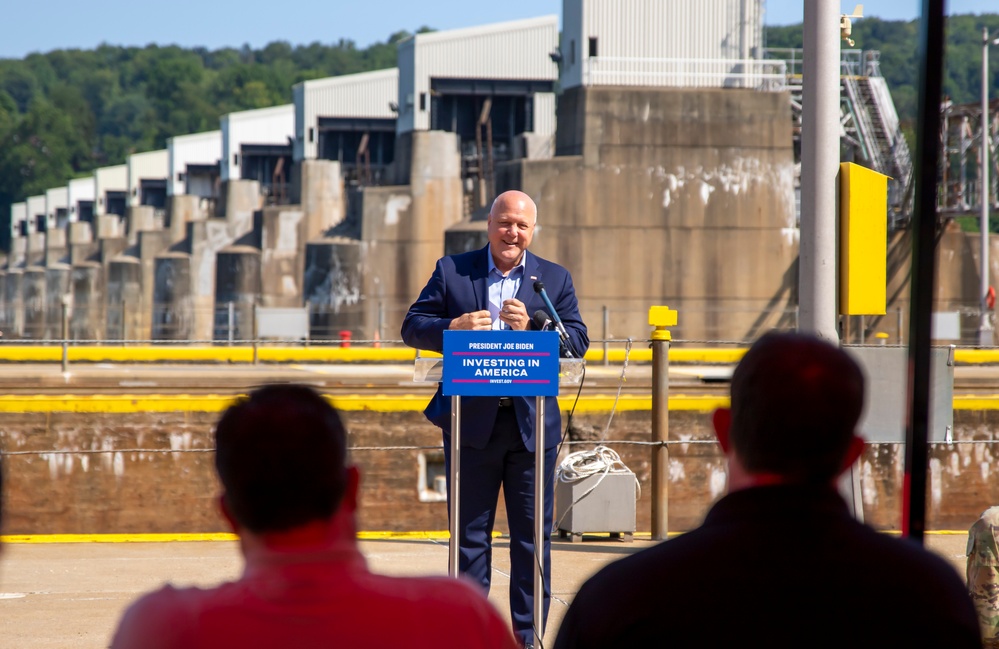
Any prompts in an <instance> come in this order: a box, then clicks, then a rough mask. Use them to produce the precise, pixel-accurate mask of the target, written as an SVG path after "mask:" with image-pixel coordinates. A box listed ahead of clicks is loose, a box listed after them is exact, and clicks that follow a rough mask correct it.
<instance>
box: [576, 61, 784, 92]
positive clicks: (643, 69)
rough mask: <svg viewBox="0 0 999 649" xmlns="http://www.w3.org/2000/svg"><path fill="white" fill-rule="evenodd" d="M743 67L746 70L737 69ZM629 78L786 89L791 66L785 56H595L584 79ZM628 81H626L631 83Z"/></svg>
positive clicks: (645, 82)
mask: <svg viewBox="0 0 999 649" xmlns="http://www.w3.org/2000/svg"><path fill="white" fill-rule="evenodd" d="M738 68H741V69H742V71H737V69H738ZM622 78H624V79H627V82H631V83H634V84H635V85H673V86H676V85H684V84H685V82H688V81H689V80H691V79H699V80H702V81H706V82H707V83H701V84H697V85H700V86H709V87H730V86H736V87H741V88H750V87H752V88H756V89H759V90H764V91H776V90H783V89H784V88H785V87H786V83H787V66H786V63H785V62H784V61H781V60H765V59H692V58H648V57H619V56H617V57H615V56H606V57H591V58H589V59H586V61H585V66H584V72H583V81H584V84H585V85H587V86H592V85H594V84H599V83H601V82H603V81H607V80H608V79H609V80H612V81H615V80H620V79H622ZM627 82H626V83H627Z"/></svg>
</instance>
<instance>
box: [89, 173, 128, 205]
mask: <svg viewBox="0 0 999 649" xmlns="http://www.w3.org/2000/svg"><path fill="white" fill-rule="evenodd" d="M94 195H95V196H96V197H97V200H96V202H95V203H94V216H104V215H105V214H116V215H118V216H119V217H124V216H125V207H126V206H127V205H128V165H115V166H113V167H100V168H98V169H96V170H94Z"/></svg>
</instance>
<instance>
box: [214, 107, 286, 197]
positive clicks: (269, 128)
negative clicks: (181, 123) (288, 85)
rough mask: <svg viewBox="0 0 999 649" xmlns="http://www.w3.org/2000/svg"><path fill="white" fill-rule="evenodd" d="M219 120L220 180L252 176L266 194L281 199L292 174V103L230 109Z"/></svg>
mask: <svg viewBox="0 0 999 649" xmlns="http://www.w3.org/2000/svg"><path fill="white" fill-rule="evenodd" d="M220 123H221V128H222V162H221V179H222V182H228V181H230V180H255V181H257V182H258V183H260V188H261V191H263V192H264V194H265V195H267V196H269V197H273V200H274V201H277V202H283V200H284V197H285V196H286V195H287V192H288V178H289V177H290V175H291V158H292V150H291V149H292V147H291V142H292V138H293V137H294V136H295V106H294V105H293V104H286V105H284V106H274V107H273V108H259V109H257V110H244V111H240V112H238V113H229V114H228V115H223V116H222V119H221V122H220Z"/></svg>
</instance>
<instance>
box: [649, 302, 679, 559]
mask: <svg viewBox="0 0 999 649" xmlns="http://www.w3.org/2000/svg"><path fill="white" fill-rule="evenodd" d="M676 322H677V318H676V311H675V310H673V309H671V308H669V307H668V306H654V307H650V308H649V324H650V325H652V326H653V327H655V329H653V330H652V336H651V339H652V343H651V347H652V441H653V442H656V443H657V444H658V445H656V446H653V447H652V539H653V540H655V541H662V540H665V539H666V535H667V533H668V532H669V525H668V520H669V447H668V446H667V445H666V441H667V439H669V343H670V341H671V340H672V339H673V336H672V335H671V334H670V332H669V330H668V329H667V328H666V327H675V326H676Z"/></svg>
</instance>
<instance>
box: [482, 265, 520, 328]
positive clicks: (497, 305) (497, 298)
mask: <svg viewBox="0 0 999 649" xmlns="http://www.w3.org/2000/svg"><path fill="white" fill-rule="evenodd" d="M526 260H527V251H526V250H525V251H524V254H523V256H521V258H520V263H519V264H517V265H516V266H514V267H513V268H511V269H510V272H509V273H507V274H506V275H505V276H504V275H503V273H501V272H500V270H499V269H498V268H496V264H495V263H494V262H493V249H492V246H490V247H489V274H488V275H487V276H486V286H487V289H486V291H487V295H486V297H487V298H488V302H489V317H491V318H492V320H493V329H509V328H510V325H508V324H506V323H505V322H503V321H502V320H500V319H499V314H500V309H502V308H503V300H509V299H512V298H514V297H516V296H517V291H519V290H520V282H521V281H523V279H524V262H525V261H526Z"/></svg>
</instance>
